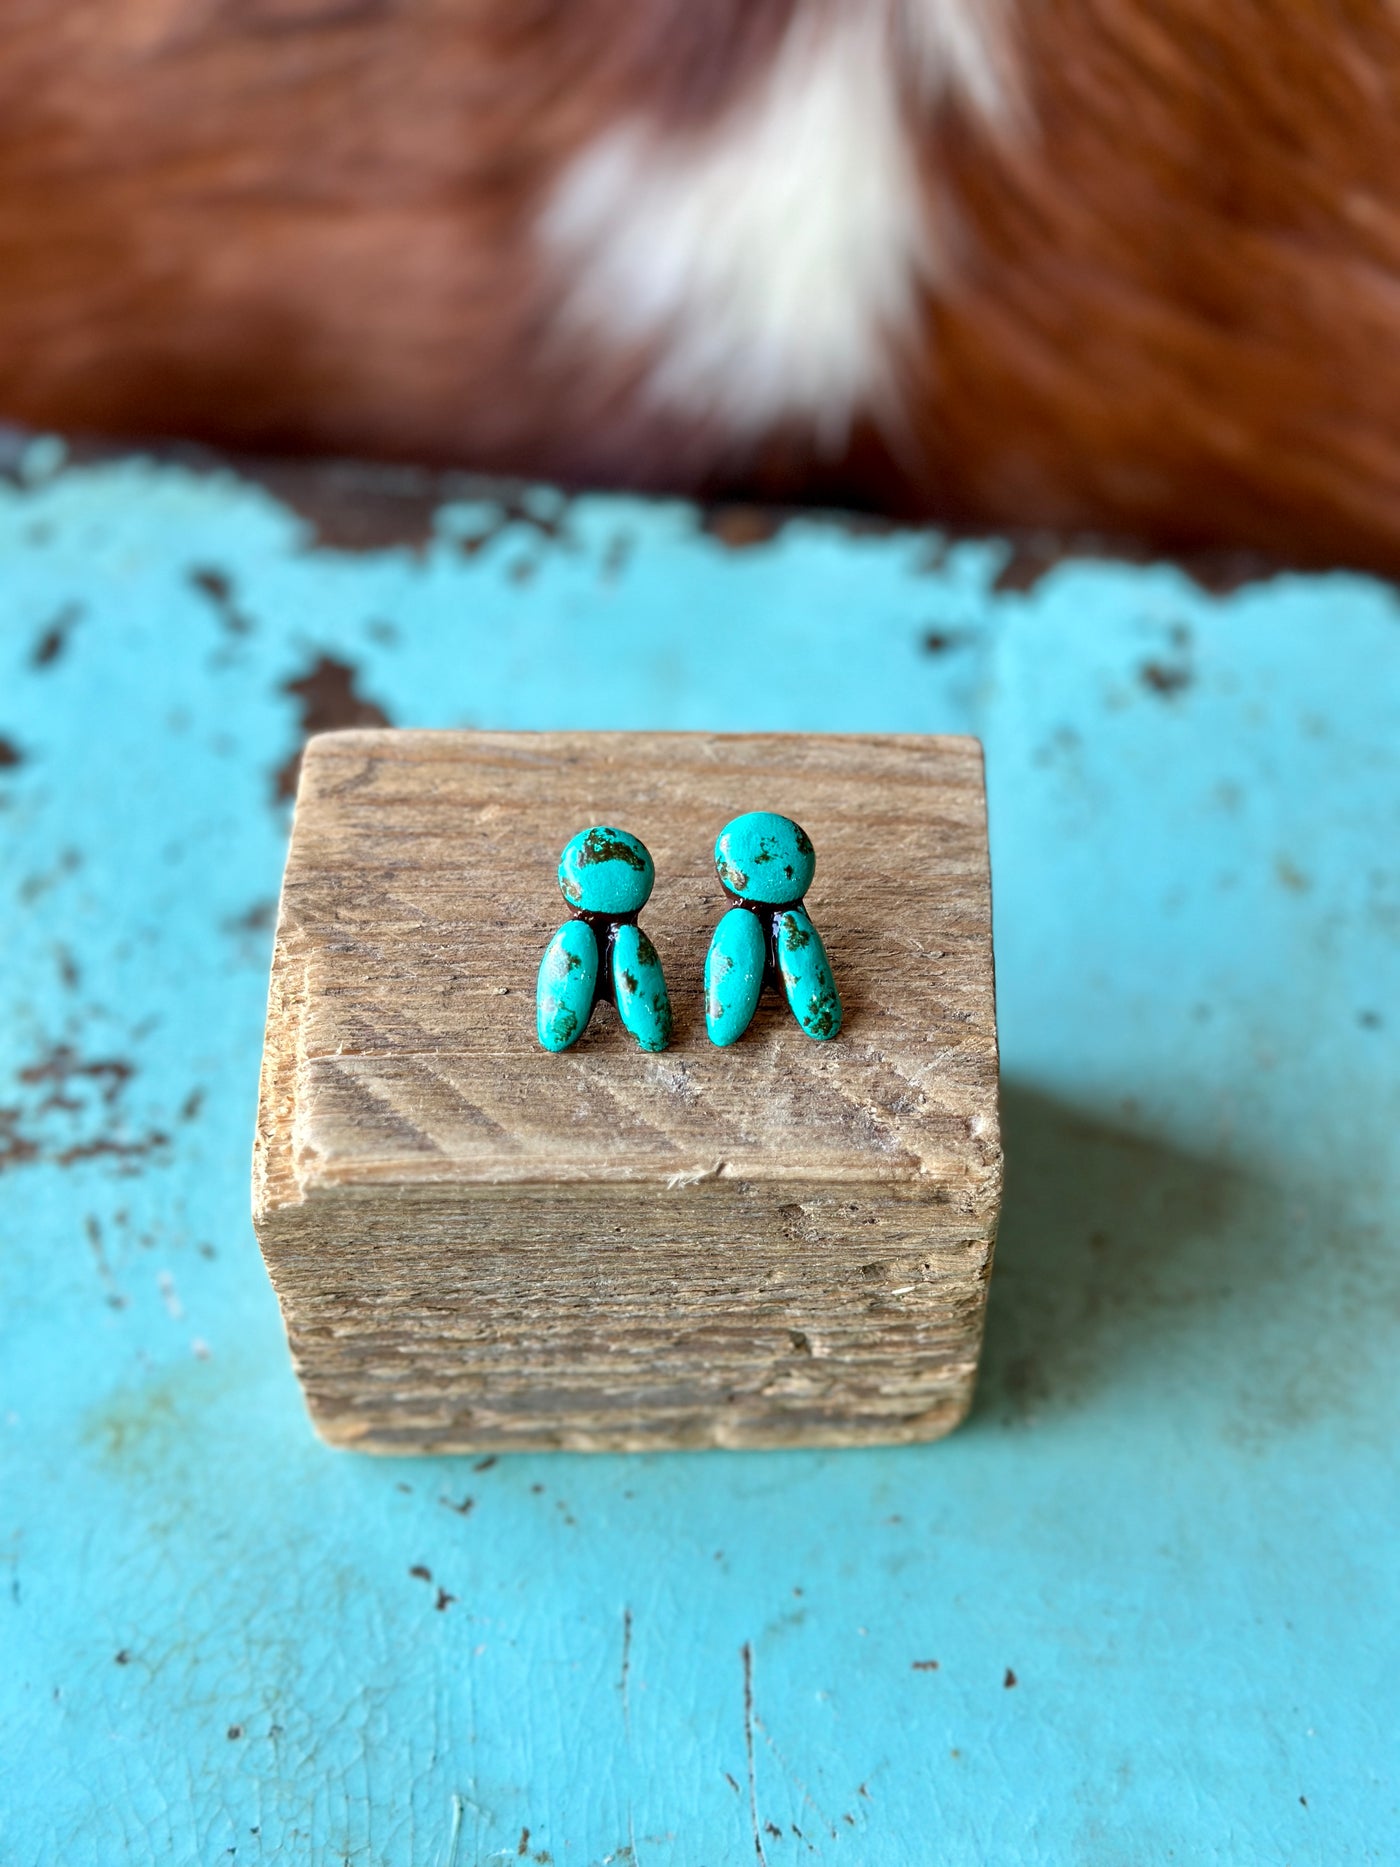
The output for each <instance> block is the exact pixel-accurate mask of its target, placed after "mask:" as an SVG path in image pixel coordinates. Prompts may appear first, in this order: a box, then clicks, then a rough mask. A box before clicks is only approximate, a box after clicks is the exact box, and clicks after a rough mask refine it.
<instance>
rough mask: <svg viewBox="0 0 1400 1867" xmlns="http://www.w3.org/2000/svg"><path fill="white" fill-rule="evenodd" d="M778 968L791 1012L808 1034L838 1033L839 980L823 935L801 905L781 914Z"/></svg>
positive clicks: (821, 1035)
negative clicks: (834, 972)
mask: <svg viewBox="0 0 1400 1867" xmlns="http://www.w3.org/2000/svg"><path fill="white" fill-rule="evenodd" d="M778 970H779V972H781V974H782V975H783V990H784V991H785V992H786V993H787V1002H788V1003H789V1005H791V1006H792V1015H793V1016H794V1017H795V1018H796V1019H797V1022H798V1023H799V1024H800V1025H801V1026H802V1028H803V1030H804V1031H805V1032H806V1033H807V1035H808V1037H815V1038H817V1039H819V1040H825V1039H826V1038H828V1037H835V1035H836V1033H837V1032H838V1031H839V1030H840V1029H841V1000H840V999H839V998H838V997H837V996H836V981H835V980H834V979H833V978H832V976H831V966H830V964H829V963H828V961H827V957H826V948H825V947H824V946H823V945H822V937H821V935H820V934H819V933H818V932H817V930H816V928H815V927H814V926H813V925H812V923H811V921H809V920H808V918H807V916H806V915H805V914H804V913H803V912H802V910H801V908H789V909H788V911H787V913H786V914H783V915H780V916H779V918H778Z"/></svg>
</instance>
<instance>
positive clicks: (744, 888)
mask: <svg viewBox="0 0 1400 1867" xmlns="http://www.w3.org/2000/svg"><path fill="white" fill-rule="evenodd" d="M816 867H817V852H816V850H815V849H813V847H812V839H811V837H810V836H808V834H807V832H806V831H805V830H804V829H803V828H802V826H801V824H800V823H794V822H793V820H792V818H791V817H780V816H778V815H776V813H775V812H773V811H771V810H750V811H747V812H745V814H744V815H743V816H742V817H735V818H734V819H733V821H732V822H730V823H726V824H725V826H724V828H723V829H722V830H721V831H720V833H719V836H718V838H717V839H716V841H715V870H716V872H717V874H718V875H719V879H720V880H721V881H722V882H723V883H724V885H725V887H726V888H727V889H728V890H729V892H730V893H731V894H732V895H737V896H738V897H739V899H740V900H741V901H757V902H760V903H762V904H763V905H764V906H766V907H786V906H787V905H788V904H789V903H790V902H793V901H800V900H801V899H802V897H803V895H805V894H806V892H807V890H808V889H809V888H810V887H811V885H812V877H813V875H814V874H815V873H816Z"/></svg>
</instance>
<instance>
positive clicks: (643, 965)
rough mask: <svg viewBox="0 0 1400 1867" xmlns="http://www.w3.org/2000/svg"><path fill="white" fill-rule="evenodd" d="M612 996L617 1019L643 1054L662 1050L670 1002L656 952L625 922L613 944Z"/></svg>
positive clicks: (666, 1040)
mask: <svg viewBox="0 0 1400 1867" xmlns="http://www.w3.org/2000/svg"><path fill="white" fill-rule="evenodd" d="M612 961H613V992H614V994H615V995H616V1002H617V1015H618V1017H619V1018H621V1020H622V1022H623V1024H624V1025H625V1026H626V1027H627V1029H628V1030H629V1031H630V1032H631V1033H632V1035H633V1037H635V1038H636V1040H637V1042H638V1043H639V1044H640V1045H641V1047H642V1049H643V1050H664V1049H665V1048H666V1046H667V1044H669V1043H670V1041H671V999H670V995H669V994H668V992H667V990H666V979H665V975H664V974H663V972H662V967H661V961H660V959H659V958H658V956H657V951H656V948H655V947H654V946H653V945H652V943H651V941H650V940H649V939H648V937H647V935H646V934H645V933H643V932H642V930H641V929H640V928H639V927H637V926H635V925H634V924H632V923H631V922H625V923H624V924H623V925H622V926H621V927H619V928H618V930H617V937H616V939H615V940H614V941H613V955H612Z"/></svg>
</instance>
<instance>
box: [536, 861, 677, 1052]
mask: <svg viewBox="0 0 1400 1867" xmlns="http://www.w3.org/2000/svg"><path fill="white" fill-rule="evenodd" d="M655 880H656V866H655V864H654V863H653V862H652V859H651V856H650V854H649V852H648V850H647V847H646V844H645V843H639V842H638V841H637V839H636V837H635V836H629V835H628V834H627V832H626V830H613V829H610V828H608V826H607V825H606V824H595V825H594V826H593V828H592V829H589V830H580V831H579V833H578V835H577V836H575V837H574V838H573V839H572V840H571V841H570V842H568V843H566V844H565V846H564V853H563V855H562V856H561V857H560V858H559V892H560V893H561V894H562V895H563V897H564V899H565V901H566V902H567V903H568V904H569V907H570V909H571V911H572V917H571V918H570V919H569V920H566V921H565V922H564V925H563V926H562V927H561V928H560V929H559V931H558V932H557V933H556V934H555V936H554V938H553V939H552V940H551V941H550V943H549V945H548V946H547V947H546V948H545V950H544V958H543V959H542V960H541V961H540V976H539V983H538V985H537V986H536V988H535V1028H536V1030H537V1031H538V1033H539V1039H540V1042H541V1043H542V1044H543V1045H544V1047H545V1049H546V1050H567V1049H568V1048H569V1046H570V1044H576V1043H577V1042H578V1040H579V1038H581V1037H582V1036H583V1033H584V1031H585V1030H586V1029H587V1026H588V1020H589V1019H590V1018H591V1017H592V1015H593V1007H594V1006H595V1005H596V1004H597V1003H598V1001H599V999H600V998H606V999H610V1000H611V1001H612V1003H613V1004H614V1005H615V1006H616V1007H617V1015H618V1017H619V1018H621V1020H622V1022H623V1024H624V1025H625V1026H626V1027H627V1029H628V1030H629V1031H630V1032H631V1033H632V1035H633V1037H635V1038H636V1040H637V1042H638V1043H639V1044H640V1045H641V1047H642V1049H643V1050H664V1049H665V1048H666V1046H667V1044H668V1043H669V1042H670V1041H671V1001H670V999H669V997H668V996H667V993H666V980H665V978H664V977H663V976H662V972H661V961H660V960H659V959H658V958H657V957H656V948H655V947H654V946H653V945H652V944H651V941H650V940H648V939H647V937H646V935H645V934H644V933H643V932H642V930H641V928H640V927H639V926H638V925H637V916H638V914H639V913H640V912H641V911H642V909H643V908H644V907H645V906H646V904H647V901H648V900H649V899H650V897H651V890H652V884H653V883H654V882H655Z"/></svg>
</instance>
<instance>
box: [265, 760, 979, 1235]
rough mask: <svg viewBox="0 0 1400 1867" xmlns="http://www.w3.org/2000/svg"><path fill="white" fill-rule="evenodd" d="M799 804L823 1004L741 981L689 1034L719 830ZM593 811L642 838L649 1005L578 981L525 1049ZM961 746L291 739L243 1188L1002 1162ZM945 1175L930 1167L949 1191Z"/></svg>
mask: <svg viewBox="0 0 1400 1867" xmlns="http://www.w3.org/2000/svg"><path fill="white" fill-rule="evenodd" d="M756 809H766V810H774V811H779V812H782V813H783V814H784V815H787V816H791V817H794V818H796V819H797V821H798V822H800V823H801V824H802V825H803V826H804V827H805V828H806V829H807V831H808V832H809V834H810V835H811V837H812V840H813V842H814V844H815V846H816V850H817V870H816V877H815V880H814V882H813V885H812V887H811V889H810V890H809V892H808V895H807V907H808V911H809V912H810V914H811V916H812V918H813V920H814V922H815V923H816V925H817V927H818V929H819V930H820V932H821V934H822V937H823V939H824V941H825V942H826V946H827V950H828V952H829V954H830V957H831V963H832V968H833V971H834V973H835V977H836V980H837V985H838V988H839V990H840V993H841V996H842V1000H843V1003H844V1006H845V1022H844V1026H843V1029H842V1032H841V1035H840V1036H839V1038H837V1039H836V1040H835V1041H833V1042H830V1043H825V1044H818V1043H814V1042H812V1040H810V1039H809V1038H807V1037H806V1036H805V1035H804V1034H803V1033H802V1032H801V1031H800V1030H799V1029H798V1027H797V1025H796V1023H795V1021H794V1020H793V1018H792V1017H791V1015H790V1013H789V1012H788V1010H787V1008H786V1006H785V1004H783V1003H782V1001H781V999H780V997H779V996H778V995H776V994H773V993H771V992H770V993H765V995H764V998H763V1001H762V1003H761V1005H760V1008H759V1011H758V1013H757V1015H756V1017H755V1019H754V1022H753V1025H752V1026H751V1028H750V1030H749V1032H748V1034H747V1035H746V1036H745V1037H744V1038H743V1039H742V1040H741V1042H740V1043H739V1044H738V1045H736V1046H735V1047H734V1048H733V1049H729V1050H718V1049H716V1048H715V1047H714V1046H713V1045H712V1044H711V1043H710V1041H709V1039H708V1037H707V1035H706V1031H705V1023H704V1012H703V983H702V982H703V969H704V959H705V952H706V948H707V946H708V943H709V939H710V935H711V933H712V931H713V928H714V925H715V922H716V920H717V919H718V917H719V915H720V914H721V913H722V912H723V911H724V909H725V907H726V906H727V903H726V901H725V898H724V895H723V892H722V890H721V888H720V885H719V882H718V880H717V879H716V876H715V872H714V864H713V855H712V852H713V847H714V840H715V836H716V834H717V833H718V831H719V830H720V828H721V827H722V826H723V825H724V823H725V822H726V821H727V820H728V819H729V818H730V817H732V816H735V815H736V814H738V813H739V812H740V811H745V810H756ZM590 823H613V824H617V825H620V826H621V827H623V828H625V829H628V830H630V831H632V832H633V833H634V834H635V835H637V836H639V837H641V839H642V840H643V841H644V842H645V843H646V844H647V846H648V847H649V849H650V850H651V852H652V855H653V856H654V858H655V861H656V876H657V879H656V887H655V891H654V893H653V895H652V898H651V900H650V902H649V903H648V905H647V906H646V908H645V909H644V910H643V913H642V916H641V920H642V925H643V926H644V927H645V928H646V930H647V932H648V933H649V934H650V935H651V937H652V939H653V940H654V942H655V943H656V946H657V948H658V950H659V952H660V955H661V958H662V962H663V965H664V967H665V971H666V977H667V981H668V984H669V987H670V992H671V999H672V1004H673V1007H674V1011H675V1036H674V1041H673V1044H672V1046H671V1048H670V1049H669V1050H667V1051H666V1052H665V1053H663V1054H661V1055H657V1056H651V1055H647V1054H645V1053H643V1052H642V1051H640V1050H639V1049H638V1047H637V1046H636V1045H635V1043H634V1042H633V1041H632V1039H631V1038H630V1037H628V1035H627V1034H626V1033H625V1032H624V1031H623V1030H622V1028H621V1026H620V1025H619V1023H618V1022H617V1019H616V1016H615V1014H614V1013H613V1012H612V1009H611V1007H608V1006H600V1007H599V1009H598V1010H597V1011H596V1012H595V1014H594V1018H593V1020H592V1022H591V1024H590V1026H589V1029H588V1031H587V1033H586V1034H585V1036H584V1037H583V1039H582V1040H581V1041H580V1042H579V1043H578V1044H577V1046H576V1047H575V1048H574V1049H572V1050H570V1051H568V1052H565V1053H564V1054H562V1055H549V1054H547V1053H546V1052H544V1051H543V1050H542V1049H541V1048H540V1047H539V1045H538V1043H537V1041H536V1038H535V1032H534V987H535V974H536V969H537V967H538V964H539V959H540V955H541V953H542V951H543V949H544V946H545V943H546V941H547V940H548V938H549V936H550V934H551V933H552V932H553V930H554V929H555V928H556V927H557V926H558V925H559V924H560V922H561V921H562V920H563V919H564V918H565V914H566V910H565V907H564V904H563V902H562V900H561V898H560V895H559V891H558V887H557V882H556V869H557V865H558V859H559V853H560V850H561V849H562V848H563V845H564V844H565V842H566V841H567V840H568V838H569V837H570V836H572V835H573V834H574V832H575V831H577V830H579V829H581V828H583V827H585V826H586V825H588V824H590ZM996 1079H997V1056H996V1026H995V1007H994V995H993V982H992V957H991V903H990V888H989V880H988V866H987V840H986V820H985V803H984V793H983V782H982V756H981V748H980V747H979V746H978V744H977V742H976V741H975V740H972V739H967V738H951V737H949V738H931V737H919V736H912V735H911V736H895V735H878V736H875V735H872V736H854V735H853V736H812V735H800V736H798V735H757V734H756V735H747V734H746V735H732V736H728V735H712V734H702V733H655V734H650V733H487V732H412V731H392V730H384V731H356V732H342V733H332V734H327V735H325V736H323V737H320V738H316V739H313V740H312V741H311V742H310V743H309V745H308V747H307V749H306V755H305V759H304V762H303V767H302V774H301V783H300V789H299V792H298V797H297V805H296V814H295V821H294V824H293V830H292V839H291V849H290V854H289V857H288V863H287V870H286V877H285V882H284V887H283V896H282V904H281V912H280V916H279V924H278V931H277V948H276V957H275V960H274V969H273V986H272V997H271V1005H270V1011H269V1023H268V1046H267V1054H266V1057H265V1063H264V1080H263V1097H262V1108H261V1113H260V1145H259V1161H258V1171H257V1187H256V1204H257V1206H258V1208H259V1211H260V1212H264V1211H266V1210H268V1209H270V1208H275V1207H278V1206H282V1205H286V1204H289V1203H300V1202H301V1201H303V1200H306V1199H308V1198H314V1197H315V1196H316V1194H317V1193H318V1192H323V1191H324V1192H329V1191H332V1190H334V1189H340V1190H345V1189H349V1188H353V1187H357V1186H364V1187H366V1188H369V1187H374V1186H379V1187H385V1186H386V1185H388V1184H392V1185H395V1186H400V1187H403V1188H404V1189H406V1190H408V1189H412V1188H413V1187H416V1186H422V1187H424V1188H427V1187H432V1186H434V1185H438V1186H440V1185H441V1184H442V1183H443V1182H449V1183H453V1184H456V1185H460V1186H466V1187H469V1186H473V1185H475V1186H479V1187H483V1188H484V1187H489V1186H506V1185H510V1184H521V1183H524V1184H529V1183H540V1184H552V1185H558V1184H561V1183H570V1182H599V1181H603V1182H606V1181H626V1182H642V1183H648V1182H651V1183H655V1184H657V1185H658V1186H659V1187H674V1186H676V1185H684V1184H687V1183H690V1182H692V1181H697V1180H701V1179H707V1178H729V1177H734V1178H737V1179H740V1180H746V1181H752V1182H767V1181H783V1180H794V1181H804V1182H822V1181H837V1180H848V1179H849V1180H863V1181H881V1182H886V1183H889V1182H898V1181H907V1182H910V1183H911V1184H910V1187H909V1190H910V1191H911V1192H914V1193H917V1192H918V1191H920V1190H928V1189H929V1188H930V1187H931V1185H934V1184H940V1185H944V1186H946V1187H947V1188H948V1189H949V1195H950V1196H951V1197H952V1198H953V1203H955V1204H957V1205H959V1206H962V1207H963V1208H964V1209H965V1210H966V1209H968V1208H969V1207H971V1208H978V1207H980V1206H981V1205H982V1203H983V1199H982V1197H981V1196H980V1195H982V1194H985V1197H986V1199H987V1200H989V1201H991V1202H992V1203H994V1202H995V1197H996V1190H997V1184H998V1182H999V1163H1000V1156H999V1147H998V1139H997V1110H996ZM955 1189H956V1192H955Z"/></svg>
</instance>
